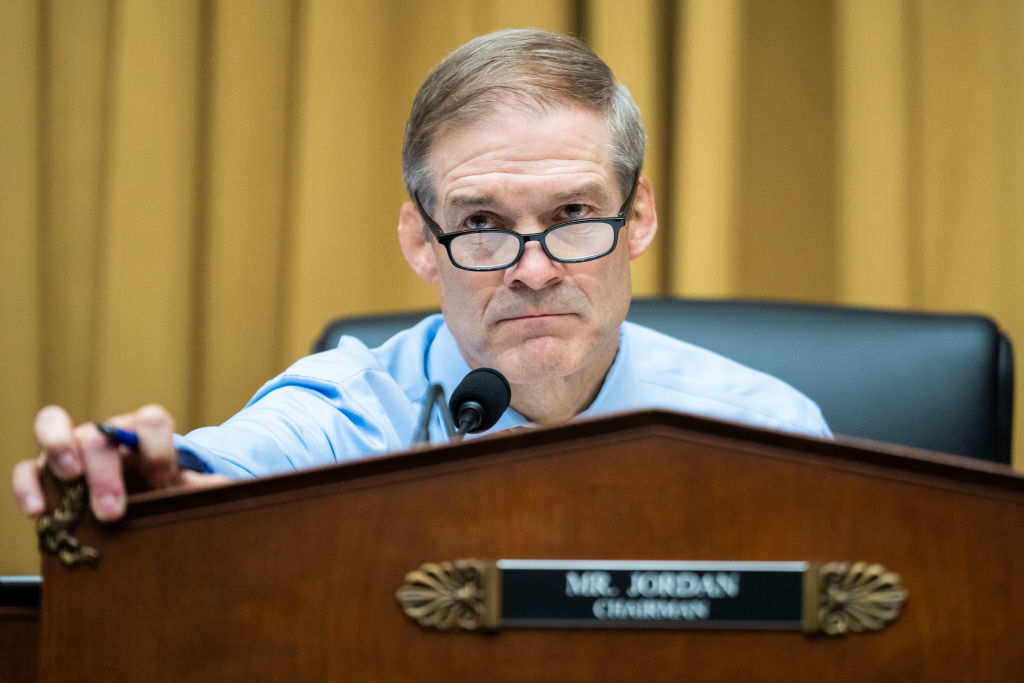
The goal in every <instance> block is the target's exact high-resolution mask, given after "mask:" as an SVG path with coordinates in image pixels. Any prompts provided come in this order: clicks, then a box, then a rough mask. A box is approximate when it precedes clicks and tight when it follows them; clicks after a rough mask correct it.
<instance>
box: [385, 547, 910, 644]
mask: <svg viewBox="0 0 1024 683" xmlns="http://www.w3.org/2000/svg"><path fill="white" fill-rule="evenodd" d="M397 598H398V600H399V602H400V603H401V605H402V608H403V609H404V611H405V613H406V614H407V615H408V616H409V617H411V618H413V619H416V620H417V621H418V622H419V623H420V624H421V625H423V626H427V627H430V628H436V629H440V630H447V629H451V628H461V629H467V630H475V629H496V628H511V627H518V628H522V627H526V628H620V629H621V628H648V629H650V628H659V629H666V628H667V629H693V628H703V629H775V630H778V629H790V630H802V631H804V632H808V633H813V632H824V633H829V634H840V633H847V632H857V631H865V630H878V629H881V628H882V627H884V626H885V625H886V624H887V623H889V622H890V621H892V620H893V619H895V618H896V616H898V615H899V612H900V609H901V608H902V605H903V603H904V601H905V599H906V591H905V590H904V589H903V587H902V585H901V583H900V578H899V576H898V575H897V574H895V573H893V572H890V571H887V570H886V569H885V568H884V567H882V566H880V565H877V564H868V563H865V562H855V563H838V562H832V563H828V564H825V565H817V564H814V563H810V562H728V561H726V562H693V561H691V562H687V561H620V560H516V559H505V560H498V561H496V562H485V561H481V560H474V559H465V560H455V561H454V562H440V563H428V564H424V565H422V566H421V567H420V568H419V569H417V570H415V571H412V572H409V573H408V574H407V575H406V577H405V584H404V585H403V586H402V587H401V588H400V589H399V590H398V593H397Z"/></svg>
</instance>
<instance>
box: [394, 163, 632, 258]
mask: <svg viewBox="0 0 1024 683" xmlns="http://www.w3.org/2000/svg"><path fill="white" fill-rule="evenodd" d="M639 184H640V171H639V170H637V172H636V173H635V174H634V175H633V186H632V188H631V189H630V191H629V196H628V197H626V201H625V202H624V203H623V204H622V208H620V209H619V213H618V215H616V216H614V217H604V218H574V219H573V220H571V221H565V222H563V223H556V224H554V225H552V226H549V227H548V228H546V229H544V230H543V231H542V232H535V233H531V234H529V235H524V234H522V233H519V232H516V231H515V230H509V229H508V228H481V229H479V230H461V231H459V232H445V231H444V229H443V228H441V226H440V225H439V224H438V222H437V221H435V220H434V219H433V218H431V217H430V214H428V213H427V211H426V209H424V208H423V204H421V203H420V198H419V194H418V193H415V192H414V193H413V196H412V198H413V201H414V202H416V208H417V209H419V212H420V215H421V216H423V220H424V221H426V223H427V227H429V228H430V231H431V232H432V233H433V234H434V238H435V239H436V240H437V242H438V244H441V245H443V246H444V248H445V250H446V251H447V252H448V260H449V261H451V263H452V265H453V266H455V267H456V268H459V269H461V270H470V271H475V272H486V271H493V270H505V269H507V268H511V267H512V266H514V265H515V264H517V263H519V260H520V259H521V258H523V252H524V251H526V243H527V242H538V243H540V246H541V249H543V250H544V253H545V254H546V255H547V257H548V258H549V259H551V260H552V261H555V262H556V263H585V262H587V261H596V260H597V259H599V258H604V257H605V256H607V255H608V254H610V253H612V252H613V251H615V248H616V247H617V246H618V245H619V231H620V230H622V228H623V227H624V226H625V225H626V220H627V218H626V214H628V213H629V210H630V208H631V207H632V205H633V198H634V197H635V196H636V189H637V187H638V186H639ZM580 223H607V224H608V225H610V226H612V228H613V229H614V231H615V232H614V234H613V236H612V245H611V247H610V248H609V249H608V250H607V251H605V252H604V253H601V254H597V255H596V256H586V257H583V258H574V259H563V258H558V257H556V256H552V255H551V252H550V251H548V245H547V242H546V241H545V240H546V239H547V235H548V233H550V232H551V231H552V230H557V229H558V228H564V227H565V226H567V225H577V224H580ZM486 232H500V233H504V234H508V235H513V236H514V237H515V238H516V239H518V240H519V252H518V253H517V254H516V257H515V258H514V259H512V260H511V261H510V262H509V263H507V264H505V265H501V266H463V265H460V264H458V263H456V262H455V258H454V257H453V256H452V246H451V244H452V240H454V239H455V238H456V237H459V236H461V235H467V234H470V235H471V234H481V233H486Z"/></svg>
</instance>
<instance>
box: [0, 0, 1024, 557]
mask: <svg viewBox="0 0 1024 683" xmlns="http://www.w3.org/2000/svg"><path fill="white" fill-rule="evenodd" d="M1022 8H1024V5H1022V4H1021V3H1019V2H1017V1H1016V0H976V1H975V2H962V1H960V0H903V1H900V0H830V1H825V0H822V1H820V2H808V1H807V0H690V1H689V2H680V3H673V2H669V1H668V0H661V1H657V2H656V1H653V0H648V1H646V2H631V3H621V2H613V1H612V0H582V1H574V0H563V1H562V2H557V1H552V0H517V1H516V2H508V1H505V2H477V1H473V0H438V1H437V2H434V3H429V4H428V3H421V2H417V1H416V0H381V1H380V2H374V3H364V2H356V1H354V0H309V1H307V2H299V1H298V0H296V1H292V2H290V1H287V0H258V1H255V2H254V1H252V0H217V1H210V2H198V1H194V2H187V1H182V0H138V1H133V2H124V1H122V2H104V1H102V0H55V1H53V2H48V3H39V2H35V1H34V0H10V1H8V2H3V3H0V226H2V234H3V248H2V249H0V259H2V263H0V284H2V302H0V304H2V308H0V334H2V343H0V364H2V365H0V377H2V378H3V384H4V391H3V392H0V443H2V444H3V447H2V451H0V467H2V468H3V469H4V470H5V471H9V468H10V466H11V465H12V464H13V463H14V462H15V461H16V460H19V459H21V458H24V457H30V456H32V455H33V452H34V446H33V441H32V434H31V423H32V415H33V414H34V412H35V410H36V409H37V408H38V407H39V406H40V405H42V404H44V403H49V402H59V403H62V404H65V405H67V406H69V407H70V408H71V410H72V411H73V413H74V414H75V415H76V416H78V417H80V418H81V419H92V418H96V417H100V416H106V415H110V414H113V413H117V412H121V411H125V410H129V409H131V408H133V407H135V406H137V405H138V404H141V403H143V402H150V401H159V402H161V403H164V404H166V405H167V406H169V407H170V408H171V409H172V410H173V411H174V412H175V414H176V415H178V416H179V426H180V428H181V429H188V428H191V427H195V426H198V425H201V424H206V423H210V422H216V421H219V420H222V419H223V418H225V417H227V416H228V415H230V414H231V413H232V412H233V411H234V410H236V409H237V408H238V407H239V406H240V405H241V404H242V403H243V402H244V401H245V399H246V398H247V397H248V396H249V395H250V394H251V393H252V392H253V391H254V390H255V389H256V388H257V387H258V386H259V384H260V383H261V382H262V381H263V380H265V379H267V378H268V377H269V376H271V375H272V374H273V373H275V372H276V371H278V370H280V369H282V368H283V367H284V366H285V365H287V364H288V363H289V361H290V360H292V359H294V358H295V357H297V356H298V355H301V354H302V353H304V352H305V351H306V349H307V348H308V347H309V344H310V342H311V340H312V339H313V338H314V337H315V335H316V334H317V332H318V331H319V329H320V327H321V326H322V324H323V323H324V322H325V321H326V320H328V319H329V318H331V317H333V316H336V315H339V314H345V313H356V312H364V311H374V310H397V309H406V308H414V307H421V306H429V305H432V304H433V302H434V294H433V292H432V291H431V290H430V289H429V288H428V287H427V286H425V285H423V284H422V283H420V282H418V281H417V280H416V279H415V278H414V277H413V276H412V274H411V273H409V272H408V270H407V268H406V267H405V264H404V262H403V261H402V259H401V256H400V254H399V252H398V249H397V248H396V246H395V237H394V232H393V228H394V225H395V218H396V214H397V211H396V210H397V207H398V205H399V203H400V202H401V201H402V200H403V198H404V197H403V190H402V186H401V179H400V175H399V153H400V144H401V135H402V129H403V125H404V117H405V114H406V112H407V110H408V107H409V104H410V102H411V99H412V95H413V93H414V91H415V88H416V87H417V85H418V84H419V82H420V81H421V80H422V78H423V77H424V76H425V75H426V73H427V71H428V70H429V69H430V67H431V66H432V65H433V64H434V63H436V61H437V60H439V59H440V58H441V57H442V56H443V55H444V54H446V53H447V52H448V51H449V50H450V49H452V48H454V47H455V46H457V45H458V44H460V43H461V42H463V41H465V40H466V39H468V38H470V37H471V36H473V35H476V34H479V33H483V32H486V31H489V30H492V29H495V28H500V27H507V26H527V25H535V26H543V27H546V28H552V29H555V30H561V31H574V32H581V31H582V33H583V35H584V36H585V37H586V38H587V39H588V40H589V41H590V42H591V43H592V44H593V45H594V46H595V48H596V49H597V50H598V52H599V53H601V54H602V55H603V56H605V58H606V59H607V60H608V61H609V63H610V64H611V65H612V67H613V68H614V69H615V70H616V72H617V73H618V74H619V76H620V78H621V79H622V80H623V81H625V82H626V84H627V85H628V86H629V87H630V88H631V90H632V91H633V93H634V95H635V96H636V98H637V100H638V102H639V104H640V107H641V109H642V110H643V112H644V115H645V119H646V121H647V124H648V128H649V132H650V136H651V152H650V156H649V159H648V163H647V173H648V174H649V175H651V176H652V177H653V179H654V182H655V186H656V188H657V189H658V197H659V208H660V213H661V217H662V232H661V234H660V235H659V238H658V240H657V242H656V246H655V248H654V250H653V251H652V252H651V253H649V254H648V255H646V256H645V257H644V258H642V259H641V260H640V261H639V262H638V264H637V266H636V268H637V270H636V278H635V283H636V285H635V287H636V291H637V292H638V293H642V294H650V293H659V292H665V293H675V294H687V295H716V296H717V295H721V296H750V297H765V298H769V297H780V298H790V299H798V300H814V301H830V302H841V303H855V304H866V305H879V306H892V307H900V308H917V309H926V310H957V311H962V310H967V311H978V312H982V313H987V314H989V315H991V316H993V317H994V318H996V319H997V320H998V321H999V322H1000V324H1001V325H1002V326H1003V327H1004V328H1005V329H1007V330H1008V331H1009V333H1010V335H1011V336H1012V337H1013V338H1015V339H1024V305H1022V304H1024V288H1022V286H1021V279H1020V276H1019V275H1018V274H1017V270H1018V269H1017V268H1016V265H1017V264H1018V263H1020V262H1021V261H1022V260H1024V231H1022V229H1021V226H1022V225H1024V199H1022V198H1024V191H1022V188H1021V184H1022V182H1024V140H1022V134H1021V132H1020V128H1019V126H1018V125H1017V124H1018V123H1019V122H1020V121H1021V120H1024V73H1022V71H1024V9H1022ZM1018 412H1020V411H1018ZM1017 425H1018V430H1019V428H1020V419H1018V420H1017ZM1018 441H1019V440H1018ZM1016 463H1017V465H1018V467H1020V466H1022V464H1024V456H1022V455H1021V447H1020V446H1019V445H1018V447H1017V454H1016ZM0 509H2V510H3V512H2V513H0V573H25V572H32V571H35V566H36V564H35V551H34V548H33V542H32V538H31V536H32V534H31V529H30V526H31V525H30V524H29V523H28V522H26V521H25V520H23V519H21V518H20V517H19V516H18V515H17V513H16V512H15V509H14V506H13V503H11V504H8V505H7V506H6V507H5V508H0Z"/></svg>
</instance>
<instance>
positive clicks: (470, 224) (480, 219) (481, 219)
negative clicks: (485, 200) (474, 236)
mask: <svg viewBox="0 0 1024 683" xmlns="http://www.w3.org/2000/svg"><path fill="white" fill-rule="evenodd" d="M493 227H496V226H495V225H494V221H492V220H491V217H490V216H487V215H485V214H480V213H476V214H473V215H472V216H469V217H468V218H466V220H464V221H462V228H463V229H464V230H486V229H487V228H493Z"/></svg>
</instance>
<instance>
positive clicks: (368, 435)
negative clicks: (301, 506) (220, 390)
mask: <svg viewBox="0 0 1024 683" xmlns="http://www.w3.org/2000/svg"><path fill="white" fill-rule="evenodd" d="M418 412H419V409H418V402H417V401H416V400H414V399H411V398H410V397H409V396H408V395H407V393H406V391H405V390H404V389H403V388H402V387H401V386H400V385H399V383H398V382H397V381H396V379H395V378H394V377H392V376H391V375H390V374H389V373H388V372H387V371H386V370H385V368H384V367H382V366H381V365H380V363H379V362H378V360H377V358H376V357H375V356H374V355H373V354H372V353H371V352H370V351H369V350H368V349H366V347H365V346H363V345H362V344H361V343H359V342H357V341H356V340H354V339H351V338H347V339H345V340H343V341H342V343H341V345H340V346H339V347H338V348H337V349H334V350H331V351H326V352H323V353H319V354H316V355H313V356H309V357H307V358H303V359H302V360H300V361H298V362H297V363H295V365H293V366H292V367H291V368H289V369H288V370H287V371H285V372H284V373H282V374H281V375H279V376H278V377H276V378H274V379H273V380H271V381H270V382H268V383H267V384H265V385H264V386H263V387H262V388H261V389H260V390H259V391H258V392H257V393H256V395H255V396H253V398H252V399H251V400H250V401H249V403H248V404H247V405H246V406H245V407H244V408H243V409H242V410H241V411H240V412H239V413H238V414H237V415H235V416H234V417H232V418H230V419H229V420H227V422H225V423H223V424H222V425H219V426H216V427H204V428H201V429H197V430H195V431H193V432H190V433H189V434H188V435H187V436H182V437H177V443H176V445H177V446H178V447H179V448H186V449H188V450H190V451H192V452H193V453H195V454H196V455H197V456H199V458H200V459H202V460H203V461H204V462H205V463H206V464H207V465H208V466H209V467H210V469H211V470H212V471H213V472H216V473H219V474H225V475H228V476H231V477H236V478H247V477H262V476H268V475H272V474H278V473H281V472H288V471H293V470H301V469H308V468H311V467H320V466H325V465H332V464H335V463H339V462H344V461H347V460H356V459H360V458H364V457H367V456H369V455H373V454H380V453H384V452H387V451H393V450H399V449H402V448H407V447H408V445H409V440H410V438H411V437H412V434H413V430H414V429H415V424H416V419H417V415H418Z"/></svg>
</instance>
